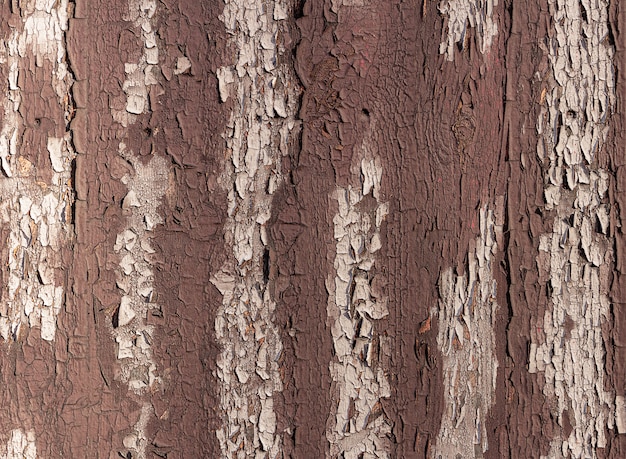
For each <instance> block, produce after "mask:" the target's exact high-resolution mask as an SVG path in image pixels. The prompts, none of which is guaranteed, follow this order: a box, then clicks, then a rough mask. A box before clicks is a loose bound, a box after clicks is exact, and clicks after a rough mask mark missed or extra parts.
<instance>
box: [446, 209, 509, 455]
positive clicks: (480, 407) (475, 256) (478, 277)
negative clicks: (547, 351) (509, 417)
mask: <svg viewBox="0 0 626 459" xmlns="http://www.w3.org/2000/svg"><path fill="white" fill-rule="evenodd" d="M497 202H498V203H499V204H500V205H498V206H497V207H496V209H495V211H494V210H493V209H490V208H488V207H487V206H484V207H483V208H481V209H480V215H479V221H480V236H479V237H477V238H476V240H475V241H474V242H473V244H471V245H470V250H469V253H468V266H467V272H466V273H465V274H463V275H456V274H454V272H453V269H452V268H448V269H447V270H446V271H445V272H443V273H442V275H441V278H440V280H439V292H440V297H441V300H440V301H439V310H438V317H439V333H438V335H437V344H438V346H439V350H440V351H441V354H442V356H443V386H444V387H443V393H444V397H443V398H444V404H445V408H444V413H443V416H442V420H441V428H440V430H439V435H438V437H437V442H436V449H435V454H434V457H435V458H449V457H464V458H471V457H482V455H483V453H484V452H486V451H487V449H488V447H489V445H488V443H487V429H486V420H487V415H488V414H489V410H490V409H491V408H492V406H493V404H494V401H495V390H496V376H497V370H498V361H497V358H496V352H495V333H494V325H495V319H496V311H497V308H498V305H497V303H496V288H497V286H496V281H495V280H494V278H493V263H494V256H495V254H496V252H497V242H496V241H498V240H501V238H502V223H503V221H502V220H503V219H502V218H501V216H502V215H503V212H504V205H503V202H504V201H503V200H502V199H500V200H498V201H497Z"/></svg>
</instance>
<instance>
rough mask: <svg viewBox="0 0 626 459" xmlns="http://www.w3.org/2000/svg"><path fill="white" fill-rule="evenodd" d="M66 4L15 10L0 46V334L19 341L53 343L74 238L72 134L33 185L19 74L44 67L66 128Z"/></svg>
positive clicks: (52, 149) (51, 142)
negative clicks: (1, 261) (28, 331)
mask: <svg viewBox="0 0 626 459" xmlns="http://www.w3.org/2000/svg"><path fill="white" fill-rule="evenodd" d="M68 9H69V3H68V1H67V0H64V1H54V0H47V1H27V2H23V3H22V4H21V5H20V15H21V17H22V23H21V26H22V27H21V29H20V28H19V26H18V27H17V28H15V29H14V30H13V31H12V32H11V35H10V37H9V38H8V39H7V40H6V41H5V40H3V41H2V42H0V63H2V64H3V65H6V66H7V67H8V82H7V83H8V84H7V88H8V90H7V92H6V93H5V98H4V101H3V108H4V119H3V121H4V122H3V125H2V131H1V132H0V160H1V165H2V170H3V172H4V174H5V175H6V177H5V178H3V179H0V196H1V197H2V200H1V203H0V221H2V223H3V224H5V225H7V226H8V227H9V228H10V234H9V238H8V247H9V250H8V252H9V258H8V260H7V265H8V279H7V285H6V289H7V295H3V300H2V302H1V303H0V335H2V337H3V338H4V339H5V340H11V339H17V338H18V337H19V336H20V333H21V327H23V326H30V327H40V328H41V337H42V338H43V339H45V340H48V341H51V340H53V339H54V336H55V333H56V318H57V315H58V314H59V312H60V311H61V308H62V303H63V296H64V288H63V286H62V285H57V282H56V280H57V278H62V277H63V276H61V275H59V276H57V275H56V273H60V271H61V270H62V263H61V254H60V251H61V249H62V247H64V246H66V245H67V244H68V243H69V242H70V241H71V239H72V227H71V211H70V209H71V205H72V203H73V200H74V195H73V191H72V189H71V167H70V163H71V161H72V159H73V158H74V151H73V148H72V145H71V137H70V135H69V133H67V134H65V136H64V137H61V138H56V137H49V138H48V141H47V150H48V151H47V153H48V155H49V157H50V162H51V164H52V180H51V183H42V182H39V181H37V180H36V178H35V177H36V173H37V171H36V170H35V167H34V165H33V164H31V163H30V162H29V161H28V160H27V159H26V158H25V157H24V156H23V155H21V151H20V150H21V147H22V145H21V140H22V139H21V138H20V137H19V133H20V132H21V130H22V129H23V128H24V121H23V119H22V116H21V114H20V107H21V105H22V103H23V101H22V94H21V91H22V89H21V88H20V87H19V85H18V82H19V74H20V72H22V71H28V69H26V68H25V66H26V62H27V59H26V58H28V57H31V58H34V60H35V65H36V66H38V67H42V66H44V64H46V63H49V65H51V66H52V71H51V74H50V75H49V77H50V80H51V84H52V87H53V89H54V91H55V93H56V96H57V100H58V104H59V106H60V107H61V108H62V111H63V112H64V115H65V122H66V126H65V127H66V130H67V124H68V123H69V121H70V119H71V116H72V115H71V113H73V105H72V98H71V86H72V84H73V82H74V80H73V77H72V75H71V73H70V72H69V69H68V67H67V65H66V63H65V61H66V50H65V33H66V32H67V27H68Z"/></svg>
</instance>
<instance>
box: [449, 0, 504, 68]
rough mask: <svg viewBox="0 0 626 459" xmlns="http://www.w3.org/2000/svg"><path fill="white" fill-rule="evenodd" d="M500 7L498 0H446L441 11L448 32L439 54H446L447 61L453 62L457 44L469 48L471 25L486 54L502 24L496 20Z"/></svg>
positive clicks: (482, 51)
mask: <svg viewBox="0 0 626 459" xmlns="http://www.w3.org/2000/svg"><path fill="white" fill-rule="evenodd" d="M496 6H498V0H442V1H441V2H440V3H439V12H440V13H441V14H442V15H444V17H445V18H446V21H445V23H444V29H447V31H448V34H447V36H446V37H445V39H444V38H443V37H442V41H441V45H440V46H439V54H445V56H446V60H448V61H453V60H454V48H455V45H458V46H459V48H460V49H461V50H464V49H466V47H467V44H466V42H467V40H468V39H469V37H468V30H467V29H468V27H472V28H473V29H475V31H476V32H475V33H476V41H477V42H478V47H479V49H480V52H481V53H483V54H484V53H486V52H487V51H488V50H489V48H490V47H491V43H492V42H493V39H494V37H495V36H496V35H497V34H498V26H497V24H496V22H495V21H494V19H493V9H494V8H495V7H496Z"/></svg>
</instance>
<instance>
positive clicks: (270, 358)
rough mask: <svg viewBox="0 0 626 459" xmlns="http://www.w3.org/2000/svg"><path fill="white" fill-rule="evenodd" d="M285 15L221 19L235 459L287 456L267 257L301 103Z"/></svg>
mask: <svg viewBox="0 0 626 459" xmlns="http://www.w3.org/2000/svg"><path fill="white" fill-rule="evenodd" d="M283 12H284V7H283V6H282V5H281V4H280V2H269V3H268V2H263V1H260V0H247V1H244V0H227V1H226V6H225V8H224V12H223V15H222V16H221V19H222V20H223V22H224V24H225V25H226V30H227V32H228V33H229V34H230V35H231V37H232V45H233V46H234V47H236V49H237V51H236V56H237V58H236V62H235V64H234V66H233V67H230V68H223V69H220V70H219V71H218V79H219V88H220V98H221V99H222V101H225V100H227V99H228V97H229V95H230V96H231V97H233V98H234V99H235V101H236V103H235V107H234V111H233V114H232V117H231V120H230V123H229V126H228V129H227V132H226V134H225V138H226V145H227V161H228V162H227V164H226V170H225V173H224V176H223V182H222V185H223V187H224V189H225V190H226V191H227V192H228V220H227V223H226V225H225V239H226V244H227V247H230V248H232V256H231V258H230V259H229V260H228V261H227V262H226V263H225V264H224V265H223V266H222V268H221V270H220V271H218V272H217V273H214V274H213V276H212V278H211V282H212V283H213V284H214V285H215V286H216V287H217V288H218V289H219V290H220V292H221V293H222V295H223V302H222V305H221V307H220V308H219V310H218V313H217V317H216V320H215V330H216V335H217V341H218V343H219V344H220V346H221V348H222V351H221V354H220V356H219V358H218V362H217V365H218V370H217V376H218V378H219V379H220V382H221V384H220V395H221V403H220V408H221V409H222V427H221V428H220V429H219V430H218V432H217V436H218V439H219V442H220V446H221V449H222V456H223V457H227V458H249V457H255V458H264V457H268V458H275V457H281V454H282V453H281V450H282V435H281V432H279V431H278V426H277V420H276V414H275V412H274V398H273V397H274V394H275V393H276V392H279V391H281V390H282V381H281V378H280V373H279V364H278V360H279V358H280V355H281V353H282V350H283V347H282V343H281V341H280V335H279V332H278V329H277V327H276V325H274V311H275V308H276V303H275V302H274V300H273V299H272V298H271V296H270V292H269V288H268V280H267V279H265V278H264V275H263V257H264V254H265V251H266V250H268V249H269V248H268V246H267V244H268V238H267V234H266V226H265V225H266V223H267V221H268V219H269V218H270V209H271V204H272V199H273V194H274V192H275V191H276V189H277V187H278V184H279V183H280V181H281V180H282V177H281V169H280V161H281V156H283V155H286V154H287V141H288V138H289V135H290V132H291V130H292V129H293V128H294V127H295V126H296V121H295V118H294V115H295V113H296V110H297V109H296V107H297V103H298V100H297V96H296V95H295V94H294V89H292V88H294V87H295V85H294V84H293V83H292V81H294V80H293V77H292V75H291V72H292V71H291V70H290V69H289V68H287V67H286V66H282V65H279V64H278V55H279V53H280V52H282V49H281V48H280V47H279V46H278V45H277V43H276V41H277V35H278V33H279V30H280V29H281V27H283V26H281V24H280V21H282V20H283V19H284V14H283ZM177 65H178V64H177ZM183 68H184V65H183Z"/></svg>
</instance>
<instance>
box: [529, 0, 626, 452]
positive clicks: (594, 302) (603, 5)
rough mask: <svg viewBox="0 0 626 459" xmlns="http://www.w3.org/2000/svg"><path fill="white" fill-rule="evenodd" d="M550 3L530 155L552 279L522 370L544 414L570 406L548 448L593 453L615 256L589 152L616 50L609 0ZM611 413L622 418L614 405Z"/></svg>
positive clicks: (600, 178)
mask: <svg viewBox="0 0 626 459" xmlns="http://www.w3.org/2000/svg"><path fill="white" fill-rule="evenodd" d="M548 4H549V9H550V14H551V15H552V21H551V24H552V25H553V27H554V31H553V33H552V34H551V36H550V37H549V38H548V39H547V40H546V41H545V42H544V44H542V46H543V47H544V52H545V53H546V54H547V55H548V57H549V60H550V64H551V79H550V80H549V81H547V82H546V85H547V88H546V91H545V105H544V106H543V107H542V112H541V114H540V117H539V119H538V120H537V131H538V134H539V144H538V146H537V154H538V156H539V158H540V159H541V161H542V162H543V164H544V171H545V178H544V183H545V190H544V198H545V209H546V210H548V211H552V214H554V218H553V221H554V224H553V227H552V231H551V232H549V233H546V234H543V235H541V236H540V243H539V255H538V256H537V267H538V270H539V276H540V279H546V280H547V282H548V285H549V286H550V290H549V291H550V306H551V307H548V308H547V310H546V311H545V314H544V317H537V318H535V320H536V321H537V322H538V325H537V327H533V330H531V345H530V356H529V364H528V370H529V371H530V372H531V373H537V372H542V373H543V374H544V377H545V383H544V386H543V393H544V394H545V395H546V397H547V398H548V400H550V401H551V404H552V406H553V408H552V413H551V415H552V416H554V417H555V418H556V419H557V421H558V423H559V425H561V426H563V425H564V424H563V416H564V415H565V412H566V411H567V412H568V413H567V414H568V417H569V419H570V424H571V425H572V427H573V428H572V430H571V433H570V434H569V436H567V437H565V436H564V434H563V433H562V432H556V435H555V437H554V438H553V439H552V443H551V452H550V455H549V457H587V458H595V457H597V454H596V449H597V448H603V447H605V446H606V444H607V440H606V434H605V429H606V428H607V427H608V428H610V429H612V428H613V427H614V422H615V414H614V409H619V403H618V404H615V403H614V396H613V395H612V394H610V393H608V392H607V391H606V390H605V386H604V374H605V369H604V365H605V361H604V355H605V351H604V343H603V338H602V330H601V326H602V323H603V322H604V321H605V320H607V316H608V313H609V307H610V304H609V299H608V296H607V293H608V288H609V272H610V270H611V265H612V260H613V250H612V247H613V242H612V241H611V240H609V237H608V234H609V220H608V209H607V207H606V206H607V204H606V203H605V201H606V194H607V189H608V181H609V176H608V173H607V171H605V170H604V169H602V168H601V167H598V166H597V162H596V161H594V157H595V156H596V154H597V152H598V150H599V148H600V145H601V144H602V142H603V141H604V138H605V135H606V131H607V129H608V128H607V126H606V125H605V120H606V118H607V114H608V113H609V112H610V111H611V110H612V107H613V106H614V103H615V81H614V75H613V62H612V61H613V55H614V49H613V48H612V46H611V45H610V43H609V40H608V39H607V38H608V35H609V23H608V6H609V5H608V2H607V1H604V0H593V1H592V0H582V1H580V2H579V1H578V0H576V1H574V0H566V1H557V0H550V1H549V2H548ZM596 222H599V223H600V225H599V230H598V228H597V227H596ZM616 405H617V406H616ZM617 419H618V421H620V423H621V422H622V421H621V416H620V413H618V414H617ZM618 429H619V426H618Z"/></svg>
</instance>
